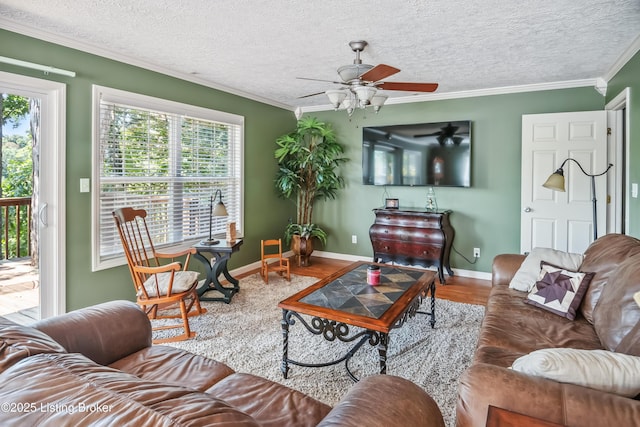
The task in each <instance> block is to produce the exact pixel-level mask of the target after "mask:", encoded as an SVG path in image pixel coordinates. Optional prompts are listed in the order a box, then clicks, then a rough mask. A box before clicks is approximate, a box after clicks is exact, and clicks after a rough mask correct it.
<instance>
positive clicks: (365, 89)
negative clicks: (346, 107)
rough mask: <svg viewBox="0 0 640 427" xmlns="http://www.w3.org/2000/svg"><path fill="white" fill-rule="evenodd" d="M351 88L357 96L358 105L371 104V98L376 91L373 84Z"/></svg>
mask: <svg viewBox="0 0 640 427" xmlns="http://www.w3.org/2000/svg"><path fill="white" fill-rule="evenodd" d="M353 90H354V91H355V92H356V96H357V97H358V101H360V105H363V106H367V105H369V104H371V99H372V98H373V97H374V95H375V94H376V92H377V91H378V90H377V89H376V88H375V87H373V86H356V87H355V88H354V89H353Z"/></svg>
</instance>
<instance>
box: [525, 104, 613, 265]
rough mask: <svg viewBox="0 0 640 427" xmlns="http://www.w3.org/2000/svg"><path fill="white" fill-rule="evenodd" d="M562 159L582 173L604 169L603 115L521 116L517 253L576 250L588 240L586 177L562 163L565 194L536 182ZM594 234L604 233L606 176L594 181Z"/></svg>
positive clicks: (589, 196) (590, 214) (589, 218)
mask: <svg viewBox="0 0 640 427" xmlns="http://www.w3.org/2000/svg"><path fill="white" fill-rule="evenodd" d="M567 158H572V159H575V160H577V161H578V162H579V163H580V165H582V167H583V168H584V170H585V172H586V173H588V174H598V173H601V172H603V171H605V170H606V168H607V164H608V163H607V113H606V112H605V111H587V112H571V113H554V114H531V115H523V116H522V184H521V185H522V188H521V197H522V199H521V209H522V210H521V237H520V249H521V251H522V253H526V252H529V251H531V249H532V248H535V247H547V248H554V249H558V250H563V251H569V252H574V253H582V252H584V250H585V249H586V248H587V246H589V244H590V243H591V242H592V241H593V195H592V194H591V193H592V191H591V178H590V177H588V176H587V175H585V174H584V173H583V172H582V171H581V170H580V167H579V166H578V165H577V164H576V163H575V162H573V161H568V162H567V163H566V164H565V165H564V168H563V169H564V176H565V189H566V192H564V193H563V192H558V191H553V190H549V189H547V188H544V187H543V186H542V184H544V182H545V181H546V180H547V178H548V177H549V175H551V174H552V173H553V172H554V171H555V170H556V169H558V168H559V167H560V166H561V164H562V163H563V162H564V161H565V159H567ZM595 183H596V194H595V196H596V200H597V221H598V227H597V229H598V234H599V235H602V234H604V233H606V212H607V210H606V203H607V197H606V191H607V178H606V177H605V176H600V177H597V178H596V179H595Z"/></svg>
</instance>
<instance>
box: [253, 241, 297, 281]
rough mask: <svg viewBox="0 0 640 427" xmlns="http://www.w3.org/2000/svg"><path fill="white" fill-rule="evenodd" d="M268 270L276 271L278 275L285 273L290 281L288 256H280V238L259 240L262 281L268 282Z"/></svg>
mask: <svg viewBox="0 0 640 427" xmlns="http://www.w3.org/2000/svg"><path fill="white" fill-rule="evenodd" d="M276 247H277V252H276ZM269 270H271V271H275V272H277V273H278V274H279V275H280V276H284V274H285V273H286V275H287V280H288V281H291V274H290V270H289V258H285V257H283V256H282V239H271V240H261V241H260V275H261V276H262V280H264V283H269Z"/></svg>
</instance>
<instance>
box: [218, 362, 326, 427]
mask: <svg viewBox="0 0 640 427" xmlns="http://www.w3.org/2000/svg"><path fill="white" fill-rule="evenodd" d="M207 393H210V394H212V395H213V396H215V397H217V398H218V399H223V400H224V401H225V402H227V403H229V404H230V405H231V406H233V407H234V408H238V409H239V410H241V411H243V412H245V413H247V414H249V415H251V416H252V417H253V418H254V419H255V420H256V421H257V422H259V423H260V425H261V426H265V427H280V426H297V427H304V426H309V427H310V426H316V425H318V423H319V422H320V421H321V420H322V419H323V418H324V417H325V416H326V415H327V414H328V413H329V412H330V411H331V407H330V406H328V405H325V404H324V403H322V402H319V401H317V400H315V399H313V398H311V397H309V396H307V395H306V394H304V393H301V392H299V391H297V390H293V389H290V388H288V387H285V386H284V385H281V384H278V383H275V382H273V381H270V380H268V379H265V378H261V377H257V376H255V375H251V374H240V373H236V374H232V375H229V376H228V377H226V378H224V379H223V380H222V381H219V382H218V383H217V384H215V385H214V386H213V387H211V388H210V389H209V390H207Z"/></svg>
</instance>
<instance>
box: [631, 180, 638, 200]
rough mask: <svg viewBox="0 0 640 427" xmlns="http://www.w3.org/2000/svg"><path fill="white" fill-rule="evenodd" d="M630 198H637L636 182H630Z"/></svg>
mask: <svg viewBox="0 0 640 427" xmlns="http://www.w3.org/2000/svg"><path fill="white" fill-rule="evenodd" d="M631 197H635V198H636V199H637V198H638V183H637V182H632V183H631Z"/></svg>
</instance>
